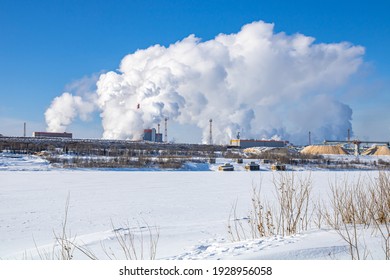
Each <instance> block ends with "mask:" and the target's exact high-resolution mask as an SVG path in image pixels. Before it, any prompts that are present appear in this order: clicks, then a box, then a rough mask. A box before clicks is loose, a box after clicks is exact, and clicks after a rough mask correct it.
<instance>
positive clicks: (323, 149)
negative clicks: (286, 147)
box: [301, 145, 348, 155]
mask: <svg viewBox="0 0 390 280" xmlns="http://www.w3.org/2000/svg"><path fill="white" fill-rule="evenodd" d="M301 153H302V154H309V155H348V152H347V151H346V150H344V149H343V148H342V147H340V146H330V145H312V146H307V147H305V148H304V149H303V150H302V151H301Z"/></svg>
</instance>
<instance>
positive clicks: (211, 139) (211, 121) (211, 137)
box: [209, 119, 213, 145]
mask: <svg viewBox="0 0 390 280" xmlns="http://www.w3.org/2000/svg"><path fill="white" fill-rule="evenodd" d="M209 122H210V140H209V141H210V143H209V144H210V145H212V144H213V120H212V119H210V120H209Z"/></svg>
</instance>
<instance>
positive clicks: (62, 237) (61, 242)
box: [25, 195, 160, 260]
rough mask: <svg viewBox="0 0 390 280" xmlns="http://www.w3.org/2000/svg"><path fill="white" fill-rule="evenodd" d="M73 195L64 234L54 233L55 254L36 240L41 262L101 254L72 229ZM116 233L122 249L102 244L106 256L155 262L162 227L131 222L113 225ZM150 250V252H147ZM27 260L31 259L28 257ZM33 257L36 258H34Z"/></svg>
mask: <svg viewBox="0 0 390 280" xmlns="http://www.w3.org/2000/svg"><path fill="white" fill-rule="evenodd" d="M69 201H70V195H68V198H67V200H66V205H65V215H64V219H63V221H62V225H61V232H60V233H56V232H54V240H55V242H54V245H53V247H52V250H51V251H47V250H45V249H40V248H39V247H38V246H37V244H36V242H35V240H34V243H35V248H36V252H37V255H38V257H39V258H40V259H41V260H73V259H75V253H77V255H78V256H80V257H82V258H87V259H90V260H97V259H98V257H97V255H96V254H95V253H94V252H93V251H92V250H91V249H90V248H88V246H87V245H85V244H80V243H79V242H78V241H77V238H76V236H75V235H72V234H71V231H70V230H69V229H68V213H69ZM111 225H112V231H113V233H114V238H113V239H114V241H115V242H114V243H116V245H115V246H116V247H117V248H119V250H118V251H113V250H112V248H111V247H107V246H106V245H105V244H104V243H103V242H101V249H102V251H103V253H104V255H105V256H107V257H108V258H109V259H115V260H145V259H149V260H153V259H155V257H156V252H157V244H158V240H159V236H160V234H159V229H158V227H151V226H149V225H148V224H147V223H146V222H144V223H143V224H142V225H141V224H140V223H139V222H137V225H136V227H131V226H130V223H129V222H127V223H126V224H125V226H124V227H119V228H118V227H115V226H114V224H113V223H112V222H111ZM147 249H148V251H146V250H147ZM116 252H118V253H116ZM25 258H26V259H27V258H28V256H27V254H25ZM31 258H33V256H31Z"/></svg>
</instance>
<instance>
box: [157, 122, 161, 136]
mask: <svg viewBox="0 0 390 280" xmlns="http://www.w3.org/2000/svg"><path fill="white" fill-rule="evenodd" d="M157 133H158V134H160V124H158V125H157Z"/></svg>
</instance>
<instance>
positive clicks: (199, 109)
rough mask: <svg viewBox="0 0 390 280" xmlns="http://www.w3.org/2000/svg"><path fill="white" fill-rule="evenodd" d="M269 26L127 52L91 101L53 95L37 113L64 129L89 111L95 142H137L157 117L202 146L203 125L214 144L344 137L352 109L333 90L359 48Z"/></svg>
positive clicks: (352, 68)
mask: <svg viewBox="0 0 390 280" xmlns="http://www.w3.org/2000/svg"><path fill="white" fill-rule="evenodd" d="M273 27H274V26H273V24H267V23H264V22H262V21H260V22H254V23H251V24H248V25H245V26H243V27H242V29H241V31H240V32H238V33H237V34H230V35H226V34H220V35H218V36H217V37H216V38H215V39H213V40H209V41H205V42H202V41H201V40H200V39H199V38H196V37H195V36H194V35H190V36H188V37H187V38H185V39H183V40H182V41H178V42H176V43H174V44H172V45H170V46H168V47H164V46H160V45H155V46H151V47H149V48H147V49H144V50H138V51H136V52H135V53H133V54H129V55H127V56H125V57H124V58H123V60H122V62H121V65H120V68H119V70H118V71H117V72H114V71H111V72H108V73H105V74H102V75H100V78H99V80H98V81H97V83H96V86H97V89H96V92H95V93H94V94H95V95H94V97H93V98H89V99H88V100H85V97H82V96H79V95H76V96H72V95H70V94H68V93H64V94H63V95H62V96H61V97H57V98H56V99H55V100H54V101H53V103H52V105H51V106H50V108H49V109H48V110H47V111H46V120H47V124H48V129H49V130H51V131H56V130H58V129H62V130H63V128H64V127H66V126H67V125H69V124H70V122H71V121H72V120H73V119H74V118H75V117H76V116H77V115H79V116H81V117H83V114H84V116H85V114H86V113H90V112H91V110H94V109H95V108H97V110H99V111H100V112H101V114H100V115H101V118H102V125H103V129H104V133H103V138H110V139H133V140H136V139H140V137H141V134H142V132H143V129H144V128H148V127H152V126H154V127H155V126H156V125H157V124H158V123H161V122H162V121H163V119H164V118H165V117H167V118H169V119H170V121H174V122H178V123H181V124H193V125H196V126H198V127H200V128H202V129H203V141H204V142H207V139H208V131H209V119H213V139H214V141H215V142H216V143H228V140H229V139H231V138H234V137H235V135H236V133H237V132H238V131H240V132H241V135H242V137H245V138H271V137H274V138H275V137H276V138H281V139H287V140H290V141H293V142H294V143H295V142H301V143H307V140H306V139H307V134H308V131H311V132H312V135H313V136H314V137H315V138H317V139H319V140H323V139H325V138H342V139H344V138H345V135H346V132H347V130H348V129H351V131H352V125H351V119H352V110H351V108H350V107H349V106H348V105H346V104H343V103H341V102H339V101H338V100H337V94H336V92H337V90H338V89H339V88H340V87H341V86H344V85H345V84H346V83H348V78H349V77H350V76H351V75H352V74H354V73H355V72H357V70H358V68H359V66H360V65H361V64H362V61H363V60H362V56H363V54H364V48H363V47H360V46H353V45H351V44H349V43H345V42H342V43H333V44H315V43H314V38H312V37H308V36H305V35H302V34H294V35H286V34H285V33H274V30H273ZM91 100H93V102H91ZM183 133H185V132H183Z"/></svg>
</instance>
